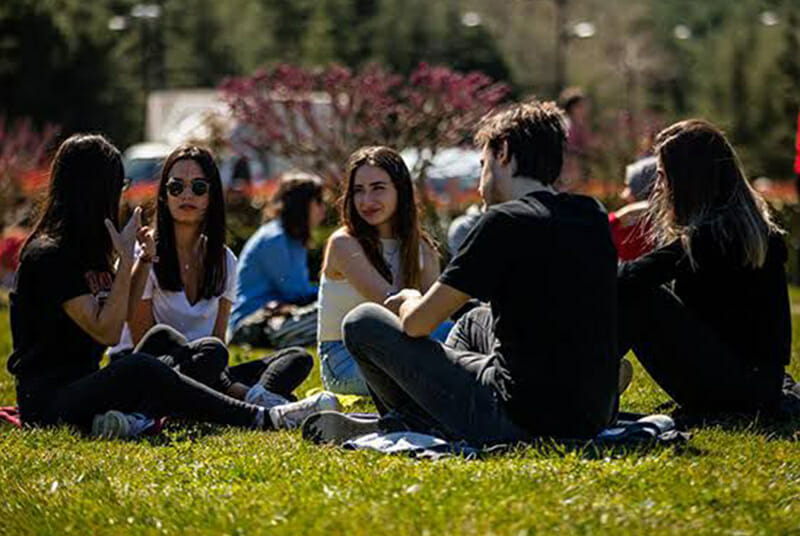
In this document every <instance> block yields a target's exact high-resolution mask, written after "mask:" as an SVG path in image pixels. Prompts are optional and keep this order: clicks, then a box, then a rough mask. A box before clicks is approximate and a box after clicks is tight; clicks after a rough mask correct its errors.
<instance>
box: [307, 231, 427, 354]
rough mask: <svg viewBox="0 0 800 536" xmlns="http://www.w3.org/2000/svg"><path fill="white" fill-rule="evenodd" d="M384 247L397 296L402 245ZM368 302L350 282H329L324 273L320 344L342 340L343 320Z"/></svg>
mask: <svg viewBox="0 0 800 536" xmlns="http://www.w3.org/2000/svg"><path fill="white" fill-rule="evenodd" d="M381 245H382V246H383V260H385V261H386V264H387V265H388V266H389V270H391V272H392V281H395V284H394V285H392V290H393V291H395V292H396V291H398V290H400V289H399V288H397V281H399V280H400V277H399V273H400V243H399V242H398V241H397V240H396V239H394V238H381ZM421 263H422V255H421V254H420V264H421ZM368 301H369V300H368V299H367V298H365V297H364V296H362V295H361V294H360V293H359V292H358V291H357V290H356V289H355V288H354V287H353V285H351V284H350V281H348V280H347V279H329V278H327V277H325V274H324V273H323V274H322V277H321V278H320V283H319V323H318V324H317V334H318V337H317V338H318V340H319V342H325V341H340V340H342V320H344V317H345V315H347V313H349V312H350V311H352V310H353V309H354V308H355V307H356V306H357V305H361V304H362V303H366V302H368Z"/></svg>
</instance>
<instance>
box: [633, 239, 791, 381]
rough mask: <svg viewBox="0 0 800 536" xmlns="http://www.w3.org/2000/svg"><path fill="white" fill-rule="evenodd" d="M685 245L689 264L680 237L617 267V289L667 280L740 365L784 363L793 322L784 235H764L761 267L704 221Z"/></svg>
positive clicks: (642, 287)
mask: <svg viewBox="0 0 800 536" xmlns="http://www.w3.org/2000/svg"><path fill="white" fill-rule="evenodd" d="M690 244H691V251H692V257H693V258H694V261H695V262H694V266H692V263H691V262H690V260H689V256H688V255H687V254H686V252H685V250H684V247H683V245H682V244H681V242H680V241H679V240H675V241H674V242H672V243H670V244H668V245H666V246H664V247H661V248H659V249H657V250H655V251H653V252H652V253H650V254H648V255H645V256H644V257H642V258H640V259H638V260H636V261H632V262H628V263H625V264H622V265H620V267H619V289H620V292H641V291H643V290H646V289H648V288H654V287H656V286H658V285H662V284H665V283H672V284H673V290H674V292H675V294H676V295H677V296H678V297H679V298H680V299H681V301H682V302H683V303H684V305H686V306H687V307H689V308H690V309H692V310H693V311H695V312H696V313H697V316H698V317H699V318H700V319H701V320H702V321H703V322H704V323H705V324H706V325H707V326H709V327H710V328H712V329H713V330H714V331H715V332H716V333H717V335H718V336H719V337H720V339H721V340H722V341H723V342H724V343H726V346H728V348H729V349H730V351H731V352H732V355H734V356H736V357H737V358H738V359H740V360H741V361H742V362H743V363H744V364H746V365H752V366H759V365H768V366H772V367H782V366H783V365H787V364H789V358H790V355H791V343H792V321H791V313H790V309H789V292H788V288H787V286H786V274H785V271H784V264H785V263H786V259H787V251H786V244H785V243H784V240H783V237H782V236H781V235H779V234H777V233H772V234H771V235H770V236H769V245H768V248H767V256H766V260H765V261H764V265H763V266H761V267H760V268H750V267H747V266H745V265H744V260H743V259H744V255H743V248H742V246H741V244H738V243H736V242H734V241H732V240H729V241H725V240H718V239H717V238H715V236H714V235H713V234H712V232H711V230H710V228H709V227H708V226H706V225H703V226H700V227H699V228H698V229H697V230H696V231H695V232H694V233H693V235H692V238H691V242H690Z"/></svg>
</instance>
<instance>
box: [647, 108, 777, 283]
mask: <svg viewBox="0 0 800 536" xmlns="http://www.w3.org/2000/svg"><path fill="white" fill-rule="evenodd" d="M656 155H657V156H658V159H659V166H660V169H659V174H658V178H657V179H656V184H655V187H654V188H653V193H652V194H651V195H650V210H649V214H648V217H649V220H650V222H651V223H650V228H651V229H652V231H651V233H652V235H653V238H654V240H655V242H656V243H659V244H664V243H667V242H670V241H672V240H675V239H676V238H678V239H680V240H681V242H682V243H683V245H684V249H685V250H686V252H687V254H688V256H689V260H690V261H691V262H692V264H693V265H694V257H693V255H692V251H691V238H692V235H693V233H694V231H695V230H696V229H697V228H698V227H700V226H701V225H703V226H708V228H709V229H710V231H711V233H712V236H713V237H714V240H715V241H716V242H717V243H719V244H720V245H721V246H722V247H726V246H729V245H730V244H737V245H738V246H739V247H741V252H742V254H743V255H742V259H743V264H744V265H745V266H749V267H752V268H758V267H760V266H762V265H763V264H764V260H765V259H766V256H767V246H768V244H769V234H770V233H776V232H777V233H782V232H783V231H782V230H781V229H780V227H778V225H777V224H776V223H775V222H774V220H773V218H772V215H771V214H770V211H769V207H768V205H767V202H766V201H764V198H762V197H761V195H760V194H759V193H758V192H756V191H755V190H754V189H753V187H752V186H750V183H749V182H748V181H747V178H746V176H745V174H744V170H743V169H742V165H741V163H740V162H739V158H738V156H737V155H736V151H734V149H733V147H732V146H731V144H730V143H728V140H727V139H726V138H725V135H724V134H723V133H722V131H720V130H719V129H718V128H717V127H715V126H714V125H712V124H711V123H708V122H706V121H703V120H699V119H689V120H686V121H681V122H679V123H676V124H674V125H672V126H670V127H667V128H666V129H664V130H663V131H661V132H660V133H659V134H658V137H657V139H656Z"/></svg>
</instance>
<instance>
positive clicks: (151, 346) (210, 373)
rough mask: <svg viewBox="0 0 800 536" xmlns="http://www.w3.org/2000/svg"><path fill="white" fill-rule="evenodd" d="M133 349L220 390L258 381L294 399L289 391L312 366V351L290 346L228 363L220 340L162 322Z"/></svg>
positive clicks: (273, 390)
mask: <svg viewBox="0 0 800 536" xmlns="http://www.w3.org/2000/svg"><path fill="white" fill-rule="evenodd" d="M134 352H136V353H143V354H149V355H152V356H156V357H157V358H158V359H159V360H161V361H162V362H164V363H165V364H167V365H169V366H170V367H172V368H174V369H175V370H177V371H178V372H180V373H182V374H184V375H186V376H189V377H190V378H192V379H194V380H197V381H198V382H200V383H202V384H204V385H207V386H209V387H211V388H213V389H216V390H217V391H220V392H222V393H227V392H228V390H229V389H230V387H231V385H233V384H234V383H241V384H243V385H246V386H247V387H251V386H253V385H255V384H256V383H261V385H263V386H264V388H265V389H267V390H268V391H271V392H273V393H277V394H279V395H281V396H283V397H284V398H287V399H289V400H296V398H295V397H294V395H293V394H292V391H294V390H295V389H296V388H297V387H298V386H299V385H300V384H301V383H303V380H305V379H306V378H307V377H308V375H309V373H310V372H311V369H312V367H313V366H314V360H313V358H312V357H311V354H309V353H308V352H307V351H306V350H305V349H304V348H300V347H298V346H293V347H289V348H284V349H283V350H279V351H277V352H275V353H273V354H270V355H268V356H266V357H264V358H262V359H256V360H254V361H249V362H247V363H242V364H240V365H236V366H233V367H228V349H227V347H226V346H225V345H224V344H223V343H222V341H221V340H219V339H217V338H216V337H203V338H200V339H197V340H194V341H191V342H189V341H188V340H187V339H186V337H184V336H183V334H181V333H180V332H178V331H177V330H175V329H173V328H172V327H170V326H166V325H163V324H159V325H157V326H154V327H152V328H151V329H150V330H149V331H148V332H147V333H146V334H145V335H144V337H142V340H141V341H140V342H139V344H138V345H137V346H136V348H135V349H134Z"/></svg>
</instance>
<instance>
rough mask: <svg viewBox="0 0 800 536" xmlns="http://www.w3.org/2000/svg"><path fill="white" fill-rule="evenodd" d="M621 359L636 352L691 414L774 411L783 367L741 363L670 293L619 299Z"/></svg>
mask: <svg viewBox="0 0 800 536" xmlns="http://www.w3.org/2000/svg"><path fill="white" fill-rule="evenodd" d="M619 298H620V299H619V315H620V316H619V341H618V342H619V352H620V357H621V356H624V355H625V353H626V352H627V351H628V350H631V349H632V350H633V352H634V353H635V354H636V357H637V358H638V359H639V361H640V362H641V363H642V365H643V366H644V368H645V369H646V370H647V372H648V373H649V374H650V375H651V376H652V377H653V379H654V380H655V381H656V383H658V384H659V385H660V386H661V387H662V388H663V389H664V390H665V391H666V392H667V394H669V395H670V396H671V397H672V399H673V400H675V402H677V403H678V404H679V405H681V406H682V407H683V408H684V409H686V410H689V411H701V412H718V411H719V412H725V411H731V412H738V411H756V410H759V409H772V408H774V407H776V406H777V403H778V400H779V398H780V396H781V384H782V382H783V367H782V366H778V365H768V366H764V365H762V366H758V365H756V364H755V363H748V362H745V361H743V360H742V359H741V358H740V357H738V356H737V355H736V353H735V352H734V351H732V350H731V349H730V348H729V347H728V346H727V345H726V344H725V343H724V342H723V341H722V340H721V339H720V337H719V336H718V334H717V333H716V332H715V331H714V330H713V329H712V328H711V327H709V326H708V325H707V324H706V323H705V322H704V321H703V320H701V319H700V318H698V316H697V314H696V313H695V312H694V311H693V310H692V309H690V308H689V307H687V306H686V305H684V304H683V302H682V301H681V300H680V298H678V297H677V296H676V295H675V294H674V293H673V292H672V291H671V290H670V289H669V288H667V287H663V286H662V287H658V288H656V289H654V290H650V291H644V292H641V291H638V292H636V293H634V292H629V291H621V292H620V296H619Z"/></svg>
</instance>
